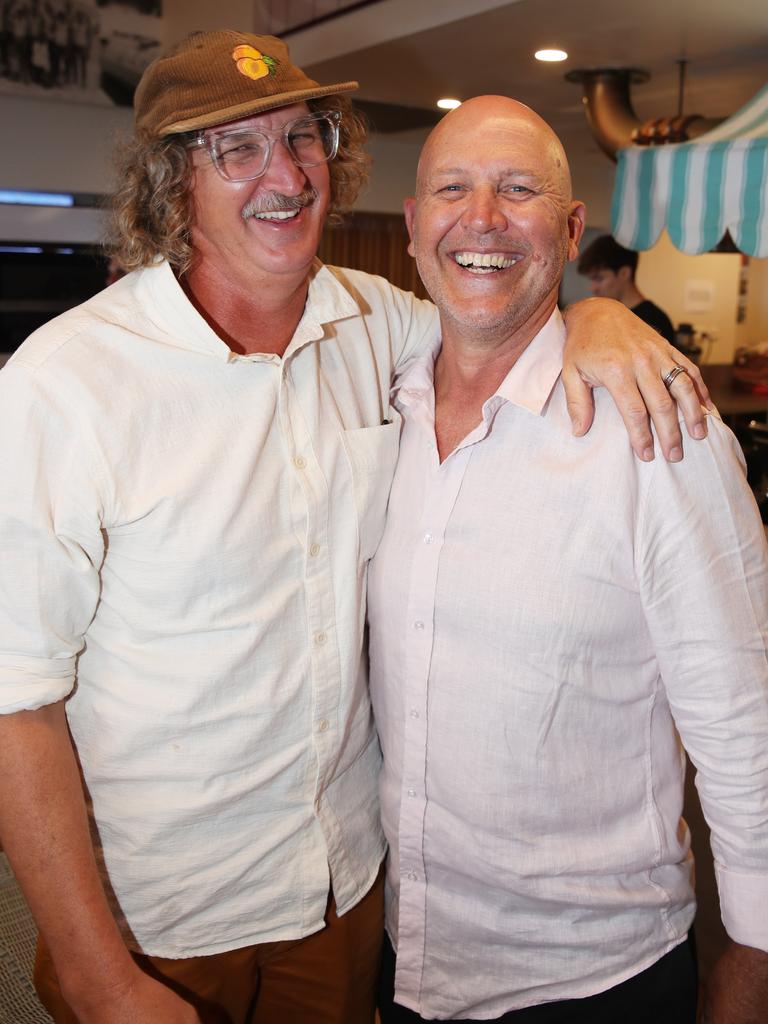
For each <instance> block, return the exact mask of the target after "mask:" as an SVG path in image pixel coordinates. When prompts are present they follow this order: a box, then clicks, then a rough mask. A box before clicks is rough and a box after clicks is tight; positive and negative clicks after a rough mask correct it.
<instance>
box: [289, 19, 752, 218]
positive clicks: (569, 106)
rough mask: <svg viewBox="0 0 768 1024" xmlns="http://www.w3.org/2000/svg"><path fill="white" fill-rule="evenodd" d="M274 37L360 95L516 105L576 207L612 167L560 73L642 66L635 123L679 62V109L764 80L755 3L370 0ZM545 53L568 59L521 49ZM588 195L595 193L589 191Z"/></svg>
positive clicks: (698, 107)
mask: <svg viewBox="0 0 768 1024" xmlns="http://www.w3.org/2000/svg"><path fill="white" fill-rule="evenodd" d="M286 39H287V41H288V42H289V44H290V45H291V51H292V53H293V55H294V59H296V60H297V62H298V63H299V64H301V65H303V66H304V67H305V68H306V69H307V70H308V72H309V73H310V74H311V75H312V76H313V77H314V78H316V79H317V80H318V81H321V82H328V81H330V82H333V81H344V80H348V79H350V78H354V79H357V80H358V81H359V82H360V93H359V95H360V97H361V98H362V99H365V100H372V101H377V102H379V103H386V104H394V105H402V106H407V107H424V108H427V109H429V110H432V109H433V108H434V105H435V102H436V100H437V99H438V98H440V97H442V96H455V97H457V98H459V99H466V98H468V97H470V96H475V95H480V94H483V93H502V94H506V95H511V96H514V97H515V98H517V99H520V100H522V101H523V102H525V103H527V104H529V106H531V107H533V108H534V109H535V110H537V111H538V112H539V113H540V114H541V115H542V116H543V117H544V118H545V119H546V120H548V121H549V122H550V124H551V125H552V126H553V127H554V129H555V130H556V131H557V132H558V134H559V135H560V137H561V139H562V140H563V142H564V144H565V147H566V150H567V151H568V154H569V157H570V160H571V164H572V168H573V171H574V182H575V186H576V189H577V191H579V194H580V195H581V197H582V198H586V199H587V202H588V203H589V202H592V203H594V202H595V199H596V198H598V202H600V201H602V202H604V203H605V202H609V201H610V197H609V196H608V198H607V199H605V197H604V196H603V193H604V192H605V191H606V183H608V191H610V181H611V180H612V166H611V164H610V163H609V161H608V160H607V158H606V157H605V156H604V155H603V154H602V153H601V152H600V151H599V150H598V148H597V145H596V143H594V141H593V140H592V138H591V135H590V133H589V130H588V128H587V125H586V121H585V118H584V111H583V106H582V102H581V91H580V87H579V86H577V85H573V84H570V83H568V82H566V81H565V79H564V74H565V72H566V71H568V70H571V69H574V68H579V67H590V66H635V67H641V68H645V69H647V70H648V71H649V72H650V73H651V79H650V81H649V82H648V83H647V84H645V85H639V86H636V87H634V89H633V95H632V98H633V104H634V107H635V111H636V113H637V115H638V117H639V118H640V119H641V120H646V119H648V118H652V117H661V116H668V115H674V114H676V113H677V106H678V65H677V63H676V62H677V61H678V60H679V59H681V58H686V59H687V60H688V62H689V63H688V66H687V78H686V92H685V107H684V109H685V113H699V114H702V115H704V116H706V117H725V116H727V115H729V114H731V113H733V112H734V111H735V110H736V109H738V107H740V106H741V105H742V104H743V103H745V102H746V101H747V100H748V99H749V98H750V97H751V96H752V95H753V94H754V93H755V92H756V91H757V90H758V89H759V88H760V87H761V86H762V85H763V84H764V83H765V82H766V80H768V8H767V7H766V0H730V2H723V0H516V2H515V0H512V2H504V0H464V2H461V0H380V2H378V3H374V4H371V5H370V6H368V7H365V8H363V9H362V10H358V11H356V12H353V13H352V14H349V15H344V16H342V17H339V18H337V19H334V20H333V21H331V22H328V23H326V24H325V25H320V26H318V27H317V28H315V29H309V30H305V31H304V32H301V33H296V34H295V35H294V36H293V37H292V36H290V35H288V36H286ZM545 46H550V47H551V46H558V47H560V48H562V49H564V50H566V51H567V52H568V53H569V59H568V60H567V61H565V62H564V63H562V64H541V63H539V62H538V61H536V60H534V59H533V52H534V50H537V49H540V48H541V47H545ZM321 58H322V59H321ZM425 134H426V131H425V130H419V129H408V128H404V130H402V131H400V132H397V133H396V134H395V135H394V136H390V137H394V138H395V139H397V140H400V141H413V142H414V143H416V142H419V141H421V139H422V138H423V137H424V136H425ZM596 188H597V189H598V191H599V194H600V195H599V197H596V196H594V195H590V194H589V193H590V192H594V191H595V189H596ZM585 191H586V192H587V193H588V194H587V195H584V192H585Z"/></svg>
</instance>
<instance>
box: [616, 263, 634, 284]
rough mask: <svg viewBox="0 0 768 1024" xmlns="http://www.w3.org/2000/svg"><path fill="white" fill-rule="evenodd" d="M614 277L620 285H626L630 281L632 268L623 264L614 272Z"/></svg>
mask: <svg viewBox="0 0 768 1024" xmlns="http://www.w3.org/2000/svg"><path fill="white" fill-rule="evenodd" d="M616 277H617V278H618V279H619V281H621V283H622V284H628V283H629V282H630V281H631V280H632V267H630V265H629V264H628V263H625V264H624V266H623V267H619V269H618V270H617V271H616Z"/></svg>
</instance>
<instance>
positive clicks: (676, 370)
mask: <svg viewBox="0 0 768 1024" xmlns="http://www.w3.org/2000/svg"><path fill="white" fill-rule="evenodd" d="M687 372H688V371H687V370H686V368H685V367H684V366H681V365H680V363H675V365H674V366H673V367H672V369H671V370H670V371H669V373H668V374H667V375H666V377H662V379H661V381H662V384H663V385H664V387H665V388H666V389H667V391H669V389H670V388H671V387H672V385H673V384H674V383H675V381H676V380H677V378H678V377H679V376H680V374H681V373H687Z"/></svg>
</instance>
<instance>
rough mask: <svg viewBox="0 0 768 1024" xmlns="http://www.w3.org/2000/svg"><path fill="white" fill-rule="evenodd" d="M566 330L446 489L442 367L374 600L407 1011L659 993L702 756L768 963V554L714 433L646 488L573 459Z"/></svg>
mask: <svg viewBox="0 0 768 1024" xmlns="http://www.w3.org/2000/svg"><path fill="white" fill-rule="evenodd" d="M562 341H563V327H562V322H561V320H560V318H559V314H557V313H555V314H554V315H553V317H552V319H551V320H550V321H549V323H548V324H547V325H546V327H545V328H544V330H543V331H542V332H541V333H540V334H539V335H538V336H537V337H536V338H535V340H534V341H533V343H532V344H531V345H530V346H529V348H528V349H526V351H525V352H524V353H523V354H522V355H521V357H520V359H519V360H518V362H517V363H516V365H515V366H514V367H513V369H512V370H511V371H510V373H509V374H508V376H507V377H506V379H505V380H504V381H503V383H502V384H501V386H500V387H499V389H498V391H497V392H496V394H494V395H493V396H492V397H491V398H489V399H488V401H487V402H486V403H485V405H484V407H483V414H482V422H481V423H480V424H479V425H478V427H477V428H476V429H475V430H473V431H472V432H471V433H470V434H469V436H468V437H467V438H465V440H464V441H463V442H462V443H461V444H460V445H459V446H458V447H457V448H456V450H455V451H454V452H453V453H451V454H450V455H449V456H448V458H446V459H445V461H444V462H443V464H442V465H440V464H439V461H438V455H437V450H436V447H435V435H434V392H433V376H432V371H433V366H432V363H433V359H432V358H427V359H422V360H420V361H418V362H417V364H416V365H414V366H412V367H411V368H410V369H409V370H407V371H406V372H405V373H404V374H403V376H402V377H401V380H400V386H399V389H398V390H397V392H396V397H395V399H394V405H395V407H396V408H397V409H399V410H400V411H401V413H402V415H403V417H404V423H403V436H402V439H401V446H400V460H399V463H398V467H397V471H396V473H395V480H394V483H393V485H392V491H391V495H390V503H389V512H388V516H387V524H386V528H385V532H384V536H383V538H382V542H381V544H380V546H379V549H378V552H377V554H376V557H375V559H374V561H373V563H372V566H371V571H370V576H369V618H370V628H371V633H370V652H371V690H372V698H373V704H374V713H375V717H376V722H377V726H378V729H379V734H380V738H381V744H382V749H383V753H384V769H383V772H382V780H381V787H380V792H381V800H382V816H383V824H384V831H385V834H386V836H387V839H388V840H389V843H390V849H391V852H390V857H389V867H388V875H387V880H388V894H387V926H388V929H389V932H390V935H391V936H392V939H393V942H394V944H395V945H396V947H397V951H398V959H397V978H396V983H397V991H396V999H397V1001H398V1002H400V1003H402V1004H404V1005H405V1006H408V1007H411V1008H412V1009H414V1010H416V1011H418V1012H419V1013H420V1014H421V1015H422V1016H423V1017H426V1018H433V1017H436V1018H440V1019H453V1018H461V1017H474V1018H478V1019H488V1018H495V1017H498V1016H500V1015H501V1014H503V1013H504V1012H506V1011H508V1010H512V1009H517V1008H519V1007H524V1006H529V1005H533V1004H537V1003H544V1002H548V1001H552V1000H559V999H568V998H576V997H583V996H587V995H590V994H593V993H595V992H599V991H601V990H603V989H606V988H609V987H610V986H612V985H615V984H617V983H619V982H621V981H623V980H624V979H626V978H628V977H631V976H632V975H634V974H636V973H638V972H639V971H641V970H643V969H644V968H645V967H647V966H649V965H650V964H651V963H653V962H654V961H656V960H657V959H658V958H659V957H661V956H662V955H663V954H664V953H666V952H667V951H668V950H670V949H672V948H673V947H674V946H675V945H677V944H678V943H679V942H680V941H681V940H682V939H683V938H684V937H685V935H686V932H687V930H688V928H689V926H690V924H691V919H692V917H693V913H694V896H693V890H692V887H691V857H690V851H689V835H688V830H687V828H686V827H685V825H684V824H683V823H682V822H681V821H680V811H681V806H682V791H683V770H684V769H683V758H682V754H681V750H680V746H679V743H678V738H677V734H676V731H675V726H677V728H678V729H679V731H680V734H681V736H682V738H683V741H684V742H685V745H686V747H687V748H688V751H689V752H690V755H691V757H692V759H693V761H694V762H695V764H696V766H697V768H698V787H699V791H700V793H701V797H702V802H703V805H704V809H705V812H706V815H707V818H708V820H709V823H710V825H711V827H712V845H713V850H714V855H715V861H716V870H717V876H718V882H719V887H720V898H721V902H722V910H723V918H724V921H725V925H726V927H727V929H728V931H729V932H730V934H731V935H732V937H733V938H734V939H736V940H737V941H740V942H744V943H748V944H750V945H753V946H758V947H760V948H762V949H768V920H767V918H766V912H765V911H766V906H767V905H768V665H767V663H766V630H767V629H768V573H767V572H766V564H767V553H766V546H765V538H764V535H763V529H762V524H761V523H760V521H759V517H758V515H757V510H756V508H755V503H754V500H753V498H752V495H751V493H750V491H749V489H748V487H747V484H746V481H745V479H744V473H743V468H742V460H741V455H740V452H739V451H738V446H737V444H736V441H735V439H734V438H733V436H732V434H731V433H730V431H728V430H727V428H725V427H724V426H723V425H722V423H721V422H720V421H719V419H717V418H711V419H710V423H709V438H708V439H707V440H706V441H701V442H688V443H687V444H686V448H685V460H684V461H683V462H682V463H679V464H676V465H672V464H669V463H667V462H665V461H664V459H662V458H657V459H656V460H655V461H654V462H653V463H651V464H645V463H641V462H639V461H638V460H637V459H635V458H634V456H633V454H632V451H631V449H630V447H629V443H628V439H627V435H626V431H625V430H624V427H623V426H622V423H621V419H620V417H619V414H618V412H617V410H616V408H615V407H614V405H613V403H612V401H611V400H610V397H609V396H607V395H606V394H605V393H604V392H598V393H596V399H597V412H596V416H595V422H594V425H593V427H592V429H591V430H590V432H589V433H588V434H587V436H586V437H581V438H575V437H573V436H572V434H571V428H570V422H569V419H568V413H567V409H566V403H565V397H564V392H563V388H562V384H561V382H560V380H559V373H560V368H561V357H562Z"/></svg>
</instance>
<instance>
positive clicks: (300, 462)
mask: <svg viewBox="0 0 768 1024" xmlns="http://www.w3.org/2000/svg"><path fill="white" fill-rule="evenodd" d="M293 464H294V466H295V467H296V469H305V468H306V465H307V460H306V459H305V458H304V457H303V456H302V455H297V456H296V457H295V459H294V460H293Z"/></svg>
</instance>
